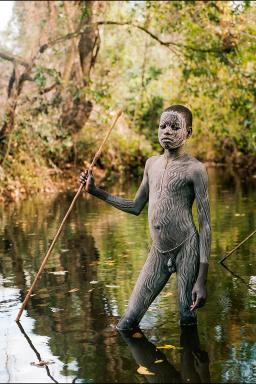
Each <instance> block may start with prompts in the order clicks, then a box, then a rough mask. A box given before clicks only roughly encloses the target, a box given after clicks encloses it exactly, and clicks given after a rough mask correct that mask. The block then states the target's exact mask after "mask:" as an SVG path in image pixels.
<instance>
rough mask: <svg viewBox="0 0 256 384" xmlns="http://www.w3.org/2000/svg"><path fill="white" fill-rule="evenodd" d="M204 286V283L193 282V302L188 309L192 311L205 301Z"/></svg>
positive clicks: (201, 305)
mask: <svg viewBox="0 0 256 384" xmlns="http://www.w3.org/2000/svg"><path fill="white" fill-rule="evenodd" d="M206 297H207V294H206V286H205V284H200V283H195V285H194V288H193V290H192V301H193V304H192V305H191V306H190V310H191V311H194V310H195V309H197V308H200V307H203V306H204V304H205V302H206Z"/></svg>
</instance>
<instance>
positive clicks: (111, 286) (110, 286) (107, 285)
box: [106, 284, 120, 288]
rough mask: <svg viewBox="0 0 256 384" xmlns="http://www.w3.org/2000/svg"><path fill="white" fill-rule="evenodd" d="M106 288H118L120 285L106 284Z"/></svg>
mask: <svg viewBox="0 0 256 384" xmlns="http://www.w3.org/2000/svg"><path fill="white" fill-rule="evenodd" d="M106 287H107V288H120V285H114V284H106Z"/></svg>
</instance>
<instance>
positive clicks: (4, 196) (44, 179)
mask: <svg viewBox="0 0 256 384" xmlns="http://www.w3.org/2000/svg"><path fill="white" fill-rule="evenodd" d="M204 164H205V165H206V167H207V168H225V169H226V170H227V172H228V173H230V174H231V175H233V176H234V177H236V178H240V179H241V181H246V180H251V181H254V180H256V166H255V158H253V157H252V156H250V157H247V159H245V158H241V159H239V161H237V159H236V161H234V162H232V158H230V159H229V161H228V162H227V163H224V162H214V161H208V162H207V161H206V162H204ZM88 166H89V163H87V162H84V164H83V166H82V165H79V166H75V165H74V164H72V163H68V164H66V165H65V166H64V167H62V168H61V169H60V168H58V167H56V166H55V167H52V168H47V167H41V169H40V173H37V174H35V175H34V177H33V175H31V179H30V181H31V183H28V182H27V179H25V180H22V179H18V178H13V179H12V178H11V175H10V176H9V177H5V178H4V180H3V171H1V173H0V177H1V176H2V181H3V183H2V186H1V187H0V203H3V204H8V203H10V202H13V201H19V200H24V199H27V198H29V196H32V195H34V194H45V193H46V194H53V195H55V194H58V193H60V192H66V191H74V192H75V191H76V190H77V189H78V187H79V175H80V172H81V170H82V169H86V168H88ZM142 167H143V166H142ZM94 177H95V182H96V183H97V184H98V185H99V184H100V186H101V187H105V186H106V185H111V184H113V183H115V182H118V183H120V182H121V183H122V181H123V182H124V181H125V179H127V178H128V179H129V180H132V179H135V178H138V177H137V176H136V177H134V176H133V174H132V173H131V171H129V172H122V173H117V172H110V171H109V169H102V168H99V167H95V169H94Z"/></svg>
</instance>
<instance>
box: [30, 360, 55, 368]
mask: <svg viewBox="0 0 256 384" xmlns="http://www.w3.org/2000/svg"><path fill="white" fill-rule="evenodd" d="M30 364H31V365H35V366H36V367H45V366H46V365H49V364H54V361H51V360H49V361H44V360H40V361H32V363H30Z"/></svg>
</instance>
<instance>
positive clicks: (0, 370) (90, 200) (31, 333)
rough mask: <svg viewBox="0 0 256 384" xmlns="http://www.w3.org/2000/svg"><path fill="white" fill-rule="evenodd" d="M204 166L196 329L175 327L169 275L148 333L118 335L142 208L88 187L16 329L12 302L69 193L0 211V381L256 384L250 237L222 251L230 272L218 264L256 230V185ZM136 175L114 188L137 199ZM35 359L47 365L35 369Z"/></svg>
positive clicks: (141, 238) (143, 241) (140, 259)
mask: <svg viewBox="0 0 256 384" xmlns="http://www.w3.org/2000/svg"><path fill="white" fill-rule="evenodd" d="M208 172H209V176H210V200H211V214H212V228H213V244H212V253H211V260H210V270H209V279H208V296H209V298H208V302H207V305H206V306H205V307H204V308H203V309H201V310H200V311H199V313H198V318H199V325H198V330H196V329H192V330H190V331H188V332H186V331H183V332H182V333H181V330H180V327H179V325H178V311H177V306H176V291H175V284H176V281H175V276H172V277H171V279H170V281H169V282H168V284H167V286H166V287H165V289H164V291H163V292H162V293H161V295H160V296H159V297H158V298H157V299H156V301H155V302H154V303H153V304H152V306H151V307H150V309H149V310H148V312H147V313H146V315H145V317H144V318H143V321H142V323H141V328H142V331H143V334H144V336H143V337H142V335H135V336H137V337H133V338H132V337H128V336H123V337H122V336H121V335H120V334H119V333H117V332H116V330H115V324H116V323H117V321H118V318H119V316H120V315H121V314H122V313H123V312H124V310H125V306H126V305H127V301H128V298H129V295H130V293H131V290H132V287H133V285H134V283H135V281H136V278H137V276H138V274H139V271H140V269H141V267H142V265H143V263H144V261H145V258H146V255H147V251H148V247H149V245H150V237H149V230H148V225H147V210H146V209H145V210H144V211H143V212H142V214H141V215H140V216H132V215H128V214H126V213H124V212H121V211H118V210H116V209H115V208H113V207H110V206H108V205H106V204H105V203H104V202H102V201H99V200H97V199H96V198H94V197H88V196H86V195H84V196H82V197H81V198H80V200H79V201H78V202H77V204H76V206H75V208H74V211H73V213H72V215H71V217H70V218H69V220H68V222H67V224H66V226H65V229H64V231H63V234H62V236H61V239H60V240H59V241H58V243H57V244H56V247H55V249H54V252H53V253H52V255H51V257H50V259H49V262H48V263H47V266H46V268H45V270H44V272H43V274H42V277H41V278H40V281H39V283H38V285H37V287H36V290H35V292H34V293H35V295H34V296H33V297H31V300H30V303H29V306H28V308H27V310H26V311H25V312H24V313H23V316H22V318H21V325H22V328H19V327H18V325H17V324H16V323H15V321H14V319H15V317H16V315H17V312H18V309H19V308H20V306H21V302H22V300H23V299H24V295H25V294H26V291H27V289H28V288H29V287H30V285H31V283H32V281H33V278H34V276H35V273H36V271H37V270H38V268H39V266H40V263H41V260H42V257H43V256H44V255H45V253H46V251H47V249H48V247H49V245H50V242H51V239H52V238H53V236H54V234H55V232H56V231H57V228H58V226H59V224H60V222H61V220H62V218H63V216H64V214H65V212H66V210H67V208H68V206H69V204H70V202H71V200H72V198H73V195H74V194H73V193H66V194H60V195H58V196H54V197H52V196H47V197H46V196H34V197H32V198H30V199H29V200H27V201H23V202H20V203H17V204H11V205H9V206H8V207H2V208H0V217H1V227H0V340H1V343H0V362H1V363H0V382H12V383H14V382H16V383H23V382H27V383H29V382H33V383H36V382H38V383H40V382H61V383H63V382H67V383H71V382H76V383H89V382H92V383H106V382H116V383H125V382H126V383H133V382H135V383H142V382H179V381H183V382H188V381H189V382H206V381H209V377H210V380H211V382H213V383H216V382H217V383H234V382H246V383H255V382H256V339H255V334H256V331H255V323H256V313H255V308H256V267H255V245H256V239H255V237H254V238H251V239H250V240H249V241H248V242H247V243H245V244H244V245H243V246H242V247H241V248H240V249H239V250H238V251H237V252H236V253H234V254H233V255H232V256H230V258H229V259H227V261H226V266H227V269H225V268H224V267H222V266H221V265H220V264H218V260H219V259H220V258H221V257H222V256H223V255H224V254H225V252H227V251H229V250H230V249H232V248H233V247H234V246H235V245H236V244H238V243H239V242H240V241H241V240H242V239H243V238H245V237H246V236H247V235H248V234H249V233H250V232H252V231H253V230H254V229H255V227H256V212H255V183H253V181H251V182H248V181H247V182H245V181H241V180H240V179H239V177H237V175H236V174H235V173H231V172H228V171H226V170H223V169H214V168H212V169H209V170H208ZM254 180H255V179H254ZM138 183H139V181H138V182H137V183H133V184H129V185H128V186H127V185H125V186H124V185H123V186H115V187H112V188H109V190H111V191H112V192H113V193H118V194H120V195H124V196H126V197H132V196H134V194H135V192H136V188H137V186H138ZM194 212H195V213H196V209H195V210H194ZM166 346H167V347H166ZM156 347H158V348H156ZM161 347H165V348H161ZM40 360H44V361H47V362H49V364H48V365H47V366H46V367H45V366H42V367H38V366H36V365H33V364H36V363H38V361H40ZM141 366H142V367H144V368H141ZM139 367H140V368H139ZM138 369H139V371H138ZM143 369H144V370H143ZM145 369H146V372H145ZM145 373H146V374H145Z"/></svg>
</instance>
